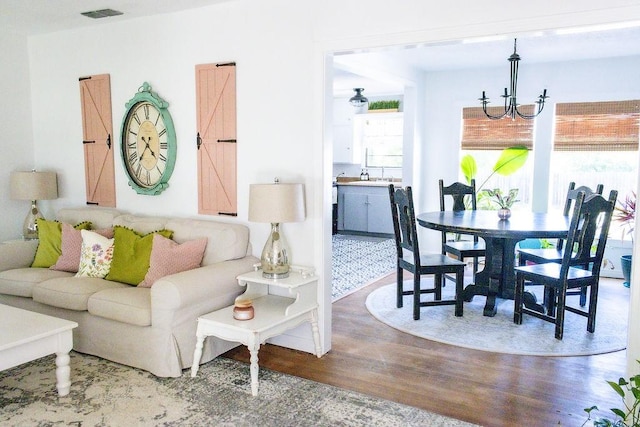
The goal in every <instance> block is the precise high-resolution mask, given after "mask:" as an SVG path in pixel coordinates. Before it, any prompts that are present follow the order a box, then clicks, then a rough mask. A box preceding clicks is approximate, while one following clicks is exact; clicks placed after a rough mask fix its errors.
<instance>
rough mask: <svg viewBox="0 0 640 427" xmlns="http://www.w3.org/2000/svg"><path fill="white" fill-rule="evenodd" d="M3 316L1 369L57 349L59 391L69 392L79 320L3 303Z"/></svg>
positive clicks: (1, 307) (0, 335) (1, 324)
mask: <svg viewBox="0 0 640 427" xmlns="http://www.w3.org/2000/svg"><path fill="white" fill-rule="evenodd" d="M0 319H2V321H1V322H0V370H2V371H4V370H5V369H9V368H13V367H14V366H18V365H21V364H23V363H26V362H30V361H32V360H36V359H39V358H41V357H44V356H47V355H49V354H53V353H55V354H56V388H57V389H58V394H59V395H60V396H66V395H67V394H69V389H70V387H71V381H70V376H71V375H70V374H71V368H70V367H69V360H70V358H69V352H70V351H71V348H72V346H73V335H72V333H73V328H76V327H77V326H78V324H77V323H76V322H70V321H68V320H64V319H58V318H56V317H51V316H45V315H44V314H40V313H34V312H31V311H27V310H22V309H20V308H15V307H11V306H8V305H2V304H0Z"/></svg>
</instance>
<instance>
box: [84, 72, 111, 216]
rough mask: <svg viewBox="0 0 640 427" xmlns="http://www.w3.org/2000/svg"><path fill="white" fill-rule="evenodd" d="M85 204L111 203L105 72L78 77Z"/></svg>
mask: <svg viewBox="0 0 640 427" xmlns="http://www.w3.org/2000/svg"><path fill="white" fill-rule="evenodd" d="M80 101H81V103H82V145H83V149H84V169H85V184H86V192H87V204H91V205H100V206H108V207H115V206H116V185H115V175H114V164H113V122H112V119H111V83H110V79H109V75H108V74H101V75H96V76H90V77H82V78H80Z"/></svg>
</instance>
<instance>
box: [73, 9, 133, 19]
mask: <svg viewBox="0 0 640 427" xmlns="http://www.w3.org/2000/svg"><path fill="white" fill-rule="evenodd" d="M81 15H84V16H86V17H88V18H93V19H100V18H108V17H110V16H118V15H123V13H122V12H120V11H117V10H113V9H100V10H93V11H91V12H82V13H81Z"/></svg>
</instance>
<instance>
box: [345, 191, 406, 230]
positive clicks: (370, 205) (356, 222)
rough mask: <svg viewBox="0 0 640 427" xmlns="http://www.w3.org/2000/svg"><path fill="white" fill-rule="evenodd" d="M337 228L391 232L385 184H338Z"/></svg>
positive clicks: (389, 210)
mask: <svg viewBox="0 0 640 427" xmlns="http://www.w3.org/2000/svg"><path fill="white" fill-rule="evenodd" d="M338 231H344V232H356V233H362V234H387V235H392V234H393V222H392V220H391V207H390V204H389V190H388V189H387V187H386V186H381V185H375V186H374V185H372V186H368V185H366V184H365V185H338Z"/></svg>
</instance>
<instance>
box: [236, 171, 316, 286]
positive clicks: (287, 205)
mask: <svg viewBox="0 0 640 427" xmlns="http://www.w3.org/2000/svg"><path fill="white" fill-rule="evenodd" d="M304 218H305V205H304V186H303V184H282V183H280V182H278V179H277V178H276V180H275V183H273V184H251V185H250V186H249V221H252V222H269V223H271V233H270V234H269V238H268V239H267V242H266V243H265V245H264V249H263V250H262V255H261V256H260V264H261V267H262V276H263V277H267V278H271V279H283V278H285V277H288V276H289V248H288V246H287V243H286V240H285V238H284V236H283V234H282V233H281V232H280V224H281V223H285V222H300V221H304Z"/></svg>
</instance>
